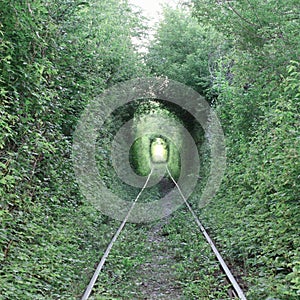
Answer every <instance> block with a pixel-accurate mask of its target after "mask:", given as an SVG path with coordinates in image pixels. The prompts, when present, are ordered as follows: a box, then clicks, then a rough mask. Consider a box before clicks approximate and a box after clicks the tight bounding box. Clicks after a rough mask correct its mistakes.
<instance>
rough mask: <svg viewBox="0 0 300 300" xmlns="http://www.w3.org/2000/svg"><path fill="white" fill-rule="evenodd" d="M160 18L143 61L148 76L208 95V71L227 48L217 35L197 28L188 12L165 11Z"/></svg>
mask: <svg viewBox="0 0 300 300" xmlns="http://www.w3.org/2000/svg"><path fill="white" fill-rule="evenodd" d="M163 17H164V19H163V21H162V22H161V23H160V24H159V27H158V29H157V33H156V35H155V38H154V41H153V42H152V43H151V45H150V48H149V54H148V55H147V60H146V61H147V64H148V66H149V67H150V68H151V70H152V73H153V74H156V75H163V76H168V77H169V78H171V79H173V80H176V81H179V82H181V83H185V84H186V85H188V86H190V87H193V88H194V89H195V90H197V91H198V92H199V93H201V94H208V90H207V89H208V87H209V86H210V84H211V76H210V68H212V67H213V64H214V61H215V60H216V59H217V58H218V57H220V55H221V53H223V52H224V49H225V48H226V47H227V46H226V45H224V44H221V43H220V39H221V35H220V34H218V33H217V32H216V31H215V30H214V29H213V28H212V27H210V26H203V25H200V24H199V23H198V21H197V19H196V18H194V17H192V16H191V14H190V12H189V11H185V10H180V9H171V8H165V10H164V15H163Z"/></svg>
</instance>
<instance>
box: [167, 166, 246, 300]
mask: <svg viewBox="0 0 300 300" xmlns="http://www.w3.org/2000/svg"><path fill="white" fill-rule="evenodd" d="M166 168H167V172H168V174H169V176H170V178H171V179H172V181H173V182H174V184H175V185H176V187H177V189H178V191H179V193H180V195H181V197H182V199H183V200H184V202H185V205H186V206H187V207H188V209H189V211H190V212H191V214H192V215H193V217H194V219H195V221H196V223H197V225H198V227H199V228H200V230H201V232H202V234H203V235H204V237H205V239H206V240H207V242H208V243H209V245H210V247H211V249H212V250H213V252H214V254H215V256H216V257H217V259H218V261H219V263H220V264H221V266H222V268H223V270H224V272H225V274H226V275H227V277H228V279H229V281H230V283H231V285H232V286H233V288H234V290H235V291H236V293H237V295H238V297H239V298H240V299H241V300H247V299H246V296H245V294H244V292H243V290H242V289H241V287H240V286H239V284H238V282H237V281H236V280H235V278H234V276H233V275H232V273H231V271H230V270H229V268H228V266H227V264H226V263H225V261H224V259H223V258H222V256H221V254H220V252H219V251H218V249H217V247H216V246H215V244H214V242H213V241H212V239H211V238H210V236H209V235H208V233H207V231H206V230H205V228H204V227H203V225H202V224H201V222H200V220H199V218H198V217H197V215H196V214H195V212H194V211H193V209H192V207H191V206H190V205H189V203H188V202H187V199H186V198H185V196H184V195H183V193H182V191H181V189H180V187H179V185H178V184H177V182H176V181H175V179H174V178H173V176H172V174H171V172H170V170H169V169H168V166H167V167H166Z"/></svg>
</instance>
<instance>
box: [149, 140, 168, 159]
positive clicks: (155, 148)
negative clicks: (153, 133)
mask: <svg viewBox="0 0 300 300" xmlns="http://www.w3.org/2000/svg"><path fill="white" fill-rule="evenodd" d="M149 150H150V158H151V161H152V163H155V164H161V163H163V164H165V163H167V162H168V160H169V144H168V142H167V141H166V139H165V138H164V137H162V136H158V137H154V138H152V139H151V140H150V149H149Z"/></svg>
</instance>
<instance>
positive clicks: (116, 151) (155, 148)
mask: <svg viewBox="0 0 300 300" xmlns="http://www.w3.org/2000/svg"><path fill="white" fill-rule="evenodd" d="M137 99H160V100H164V101H169V102H171V103H174V104H176V105H178V106H179V107H181V108H182V109H184V110H186V111H188V112H189V113H190V114H191V115H192V116H193V117H194V118H195V120H196V121H197V122H199V124H201V126H202V128H203V129H204V131H205V136H206V138H207V140H208V144H209V147H210V153H211V160H210V161H211V163H210V173H209V177H208V180H207V182H206V186H205V188H204V189H203V191H202V194H201V195H199V207H203V206H204V205H206V204H207V203H208V202H209V201H211V200H212V199H213V197H214V196H215V194H216V192H217V191H218V189H219V186H220V184H221V181H222V178H223V175H224V172H225V167H226V152H225V140H224V134H223V130H222V127H221V124H220V121H219V119H218V117H217V115H216V113H215V112H214V110H213V109H212V108H211V107H210V105H209V104H208V102H207V101H206V100H205V99H204V98H203V97H202V96H201V95H199V94H198V93H197V92H195V91H194V90H193V89H191V88H189V87H187V86H185V85H183V84H181V83H179V82H176V81H173V80H170V79H167V78H137V79H133V80H129V81H126V82H123V83H120V84H117V85H115V86H113V87H112V88H110V89H109V90H107V91H105V92H104V93H103V94H101V95H99V96H98V97H96V98H95V99H93V101H91V103H90V104H89V105H88V106H87V108H86V109H85V110H84V112H83V114H82V116H81V118H80V120H79V122H78V125H77V127H76V130H75V133H74V137H73V153H72V159H73V166H74V171H75V175H76V179H77V182H78V184H79V187H80V190H81V192H82V194H83V195H84V196H85V197H86V198H87V200H88V201H90V203H91V204H92V205H94V206H95V207H96V208H97V209H98V210H100V211H101V212H102V213H103V214H105V215H107V216H110V217H112V218H114V219H117V220H123V219H124V217H125V215H126V214H127V212H128V210H129V209H130V207H131V204H132V203H130V202H128V201H124V200H123V199H120V198H119V197H118V196H116V195H115V194H114V193H113V192H112V191H111V190H109V189H107V187H106V186H105V185H104V184H103V182H102V180H101V177H100V174H99V170H98V167H97V163H96V158H95V152H96V140H97V138H98V137H99V133H100V132H101V128H102V125H103V124H104V122H105V121H106V120H107V119H108V118H109V116H110V115H111V113H112V112H113V111H115V110H116V109H117V108H119V107H121V106H123V105H125V104H126V103H129V102H131V101H135V100H137ZM157 122H163V124H164V126H163V129H159V128H156V129H153V128H152V129H149V132H145V133H144V134H151V135H156V136H165V137H167V138H168V140H171V141H172V135H171V134H170V132H172V130H171V128H173V127H174V124H173V123H172V121H170V120H164V119H158V120H157ZM131 128H132V120H131V121H129V122H127V123H126V124H124V125H123V126H122V128H121V129H120V130H119V132H118V133H117V134H116V136H115V138H114V141H113V144H112V151H111V153H112V157H111V159H112V161H113V165H114V168H115V171H116V173H117V174H118V176H119V178H121V179H122V180H123V181H124V182H126V183H127V184H130V185H132V186H135V187H140V188H141V187H142V186H143V185H144V183H145V180H146V178H145V177H142V176H138V175H137V174H136V173H134V172H133V170H132V169H131V167H130V163H129V159H128V153H129V150H130V148H131V146H132V144H133V142H134V139H133V138H132V134H131ZM153 131H155V132H153ZM182 132H183V135H184V138H185V140H186V144H185V147H187V148H188V149H189V151H190V152H186V151H185V150H184V149H183V150H182V153H180V155H181V156H182V159H181V168H182V169H181V173H180V177H179V179H178V185H179V186H180V188H181V189H182V191H183V194H184V195H185V196H186V198H188V197H189V196H190V195H191V193H192V192H193V190H194V188H195V186H196V184H197V181H198V176H199V168H200V159H199V156H198V151H197V147H196V145H195V142H194V140H193V138H192V137H191V135H190V133H189V132H188V131H187V130H186V129H185V128H182ZM135 138H139V137H135ZM172 142H174V143H176V141H172ZM151 151H152V152H151V159H152V162H154V163H158V164H159V163H166V162H167V160H168V158H167V152H166V149H165V147H164V146H163V145H162V144H160V143H159V142H158V143H157V144H153V145H152V148H151ZM190 153H195V155H190ZM189 155H190V156H189ZM162 176H163V174H162ZM154 184H157V181H155V180H154V181H152V182H150V184H149V186H151V185H154ZM182 203H183V200H182V199H180V195H179V193H178V191H177V190H176V188H174V189H173V190H171V191H170V192H169V193H168V194H167V195H166V196H165V197H163V198H162V199H160V200H157V201H153V202H150V203H139V202H137V204H136V206H135V208H134V210H133V211H132V213H131V216H130V218H129V221H130V222H135V223H146V222H151V221H154V220H158V219H161V218H163V217H165V216H167V215H169V214H171V213H172V212H174V211H175V210H176V209H178V208H179V207H180V206H181V205H182ZM165 204H167V205H168V208H169V209H168V210H167V211H166V210H164V209H163V207H164V205H165Z"/></svg>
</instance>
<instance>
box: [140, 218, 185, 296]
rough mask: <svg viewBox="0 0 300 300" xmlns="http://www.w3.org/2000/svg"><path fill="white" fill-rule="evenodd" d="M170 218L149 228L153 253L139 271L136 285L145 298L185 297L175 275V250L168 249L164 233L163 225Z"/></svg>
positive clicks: (149, 241) (149, 243) (150, 246)
mask: <svg viewBox="0 0 300 300" xmlns="http://www.w3.org/2000/svg"><path fill="white" fill-rule="evenodd" d="M167 222H168V219H165V220H162V221H160V222H159V223H158V224H156V225H155V226H154V227H152V228H151V229H150V230H149V233H148V238H147V241H148V245H145V246H147V247H148V249H149V252H151V253H152V255H151V256H150V258H149V261H147V262H146V263H144V264H142V266H141V268H140V270H139V271H138V279H137V280H136V282H135V283H136V285H137V286H139V292H140V293H141V295H143V298H142V299H144V300H146V299H147V300H152V299H153V300H154V299H175V300H176V299H183V298H182V297H181V294H182V292H181V290H180V288H179V287H178V284H177V282H176V278H175V275H174V273H175V272H174V265H175V260H174V258H173V257H174V250H172V249H168V246H167V242H166V240H167V238H166V237H164V236H163V235H162V227H163V226H164V225H165V224H166V223H167Z"/></svg>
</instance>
